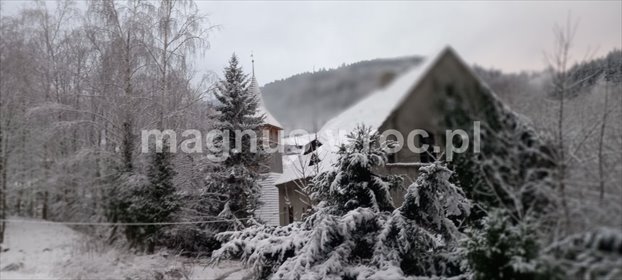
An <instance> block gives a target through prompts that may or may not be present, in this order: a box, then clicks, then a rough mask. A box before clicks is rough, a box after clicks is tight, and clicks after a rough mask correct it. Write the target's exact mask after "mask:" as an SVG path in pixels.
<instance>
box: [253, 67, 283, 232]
mask: <svg viewBox="0 0 622 280" xmlns="http://www.w3.org/2000/svg"><path fill="white" fill-rule="evenodd" d="M253 64H254V63H253ZM253 66H254V65H253ZM254 68H255V67H253V73H252V77H251V85H250V90H251V91H252V92H253V93H254V94H255V95H256V96H257V99H258V101H259V102H258V103H259V104H258V105H259V106H258V108H257V115H263V116H265V119H264V126H263V129H262V131H263V132H264V135H262V137H263V139H264V140H263V141H267V142H268V143H270V146H271V147H274V146H278V145H280V144H281V143H279V138H280V137H279V134H280V132H281V131H282V130H283V126H282V125H281V123H279V121H277V120H276V118H274V116H272V114H271V113H270V111H268V109H267V108H266V106H265V104H264V101H263V97H262V95H261V90H260V89H259V83H258V82H257V78H256V77H255V70H254ZM266 165H267V168H266V170H264V171H263V172H262V173H263V176H264V177H263V179H262V180H261V182H260V184H261V186H262V189H261V197H260V199H259V200H260V202H261V206H260V207H259V209H257V211H256V213H255V214H256V215H257V217H259V218H260V219H261V220H262V221H264V222H265V223H266V224H268V225H279V224H280V220H279V207H278V205H279V193H278V189H277V187H276V185H275V181H276V180H277V179H278V178H279V177H281V174H282V173H283V159H282V155H281V154H280V153H278V152H277V153H272V154H270V155H269V159H268V162H267V164H266Z"/></svg>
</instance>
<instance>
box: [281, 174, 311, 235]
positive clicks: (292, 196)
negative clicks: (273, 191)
mask: <svg viewBox="0 0 622 280" xmlns="http://www.w3.org/2000/svg"><path fill="white" fill-rule="evenodd" d="M277 187H278V189H279V222H280V224H281V225H282V226H283V225H287V224H290V223H292V222H294V221H300V220H302V214H303V213H304V212H306V210H307V209H308V208H310V206H309V197H307V196H306V195H303V194H302V191H301V190H300V188H299V187H298V185H297V184H296V183H295V182H294V181H290V182H287V183H285V184H280V185H278V186H277ZM290 207H291V210H290ZM290 211H291V213H290Z"/></svg>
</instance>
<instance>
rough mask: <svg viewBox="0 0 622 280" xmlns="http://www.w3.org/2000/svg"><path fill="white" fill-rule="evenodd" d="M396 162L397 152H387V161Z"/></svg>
mask: <svg viewBox="0 0 622 280" xmlns="http://www.w3.org/2000/svg"><path fill="white" fill-rule="evenodd" d="M396 162H397V155H396V154H395V153H389V154H387V163H396Z"/></svg>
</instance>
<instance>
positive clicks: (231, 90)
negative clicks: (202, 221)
mask: <svg viewBox="0 0 622 280" xmlns="http://www.w3.org/2000/svg"><path fill="white" fill-rule="evenodd" d="M224 75H225V77H224V79H223V80H221V81H220V82H219V83H218V85H217V87H216V89H215V92H214V95H215V96H216V99H217V100H218V103H217V104H216V106H215V109H216V111H217V112H218V113H217V114H216V116H215V124H214V129H216V130H220V131H221V132H222V133H223V135H222V137H218V138H217V139H216V143H215V144H216V145H217V146H218V147H220V148H222V152H221V153H220V154H219V155H218V156H219V157H222V156H225V157H226V159H225V160H224V162H222V164H221V165H220V166H218V167H216V170H214V172H212V173H211V174H210V175H209V176H208V178H207V182H208V184H209V186H208V188H209V190H210V192H212V193H219V194H223V195H225V196H226V197H227V202H226V203H227V207H228V208H229V209H228V210H229V211H230V212H231V213H232V214H233V216H235V217H236V218H246V219H247V218H251V217H252V216H253V213H254V211H255V209H256V208H257V207H258V198H259V195H260V191H261V186H260V185H259V184H258V180H260V179H261V175H260V174H261V172H262V171H263V170H264V168H265V162H266V159H267V157H266V154H265V152H263V151H262V150H261V146H262V145H261V126H262V124H263V122H264V118H265V116H263V115H258V114H257V106H258V103H259V101H258V97H257V96H255V95H254V93H253V92H252V91H251V90H250V87H249V80H248V78H247V75H246V74H244V72H243V71H242V68H241V66H239V65H238V59H237V57H236V56H235V54H234V55H233V56H232V57H231V59H230V60H229V66H227V67H226V68H225V71H224ZM253 134H254V135H253ZM236 139H241V140H239V141H238V140H236ZM253 146H254V147H256V150H253V149H252V147H253ZM221 204H222V202H221ZM224 208H225V205H224V204H222V205H219V212H220V211H222V210H224ZM213 214H218V213H213Z"/></svg>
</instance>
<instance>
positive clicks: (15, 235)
mask: <svg viewBox="0 0 622 280" xmlns="http://www.w3.org/2000/svg"><path fill="white" fill-rule="evenodd" d="M11 219H14V220H24V219H23V218H17V217H14V218H11ZM27 221H30V222H25V223H21V222H9V223H7V232H6V234H5V242H4V243H3V244H2V248H3V249H6V248H8V249H9V250H8V251H7V252H3V253H2V252H0V270H2V269H3V268H5V267H7V266H9V265H11V266H16V267H17V268H16V269H15V268H14V269H10V270H11V271H0V279H1V280H17V279H20V280H25V279H28V280H31V279H33V280H34V279H40V280H42V279H128V278H129V279H153V273H154V272H161V273H163V274H166V271H168V270H171V269H175V268H179V267H181V266H182V263H186V264H188V261H189V260H188V259H185V258H177V257H174V256H170V257H168V258H165V257H163V256H162V255H160V254H154V255H142V256H136V255H132V254H128V253H122V252H120V251H119V250H117V249H114V248H109V249H107V250H104V251H101V252H99V253H96V252H94V251H86V252H85V251H84V250H83V249H84V248H82V247H84V245H85V244H87V243H89V242H88V241H86V240H87V239H86V238H84V236H83V235H82V234H80V233H78V232H76V231H74V230H72V229H70V228H68V227H66V226H64V225H59V224H53V223H45V222H44V221H41V220H34V219H30V220H27ZM38 222H43V223H38ZM202 262H204V260H203V261H202ZM186 269H188V272H189V275H187V276H188V278H189V279H197V280H199V279H200V280H216V279H222V280H225V279H229V280H232V279H235V280H240V279H244V278H247V277H246V276H247V273H248V271H246V270H244V269H243V268H242V267H241V265H240V263H239V262H236V261H226V262H223V263H222V264H220V265H218V266H216V267H211V266H205V265H201V264H189V265H187V267H186ZM164 279H180V278H177V277H169V276H165V277H164Z"/></svg>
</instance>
